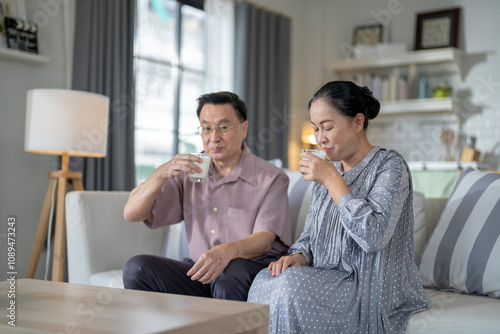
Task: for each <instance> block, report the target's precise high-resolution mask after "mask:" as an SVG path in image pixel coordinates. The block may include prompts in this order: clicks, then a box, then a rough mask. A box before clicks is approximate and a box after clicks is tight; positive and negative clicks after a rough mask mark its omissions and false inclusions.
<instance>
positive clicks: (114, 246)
mask: <svg viewBox="0 0 500 334" xmlns="http://www.w3.org/2000/svg"><path fill="white" fill-rule="evenodd" d="M286 172H287V174H288V176H289V178H290V186H289V189H288V194H289V202H290V211H291V217H292V236H293V237H294V240H295V239H296V238H297V237H298V236H299V235H300V233H301V231H302V229H303V226H304V220H305V216H306V213H307V209H308V207H309V203H310V199H311V190H312V182H307V181H304V180H303V179H302V176H301V175H300V173H298V172H293V171H288V170H286ZM128 194H129V193H128V192H103V191H73V192H70V193H68V195H67V198H66V220H67V244H68V254H67V255H68V277H69V282H70V283H80V284H90V285H98V286H107V287H118V288H123V283H122V277H121V275H122V270H121V268H122V267H123V266H124V265H125V263H126V262H127V260H128V259H129V258H131V257H132V256H134V255H136V254H157V255H164V256H168V257H170V258H175V259H182V258H184V257H186V256H188V251H187V246H186V241H185V232H184V228H183V224H177V225H174V226H170V227H167V228H161V229H157V230H150V229H148V228H147V227H146V226H145V225H144V224H142V223H130V222H127V221H125V220H124V218H123V207H124V205H125V203H126V201H127V198H128ZM446 200H447V199H446V198H427V199H426V198H424V196H423V195H422V194H421V193H415V194H414V214H415V254H418V252H419V251H420V250H421V249H422V247H423V246H424V245H425V243H426V240H427V239H428V237H429V236H430V234H431V233H432V231H433V229H434V227H435V226H436V224H437V222H438V220H439V217H440V214H441V212H442V210H443V208H444V206H445V204H446ZM426 292H427V293H428V295H429V296H430V297H431V299H432V306H431V308H430V309H429V310H427V311H425V312H421V313H418V314H416V315H414V316H413V317H412V318H411V320H410V322H409V324H408V327H407V329H406V333H426V334H432V333H440V334H443V333H450V334H451V333H454V334H455V333H471V334H472V333H473V334H478V333H485V334H486V333H496V334H497V333H500V319H499V316H500V300H499V299H495V298H491V297H483V296H471V295H465V294H459V293H456V292H444V291H439V290H434V289H426Z"/></svg>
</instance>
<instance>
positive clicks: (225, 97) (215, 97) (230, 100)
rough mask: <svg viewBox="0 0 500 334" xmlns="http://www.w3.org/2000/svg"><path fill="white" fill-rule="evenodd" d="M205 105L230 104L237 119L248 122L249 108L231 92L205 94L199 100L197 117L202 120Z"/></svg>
mask: <svg viewBox="0 0 500 334" xmlns="http://www.w3.org/2000/svg"><path fill="white" fill-rule="evenodd" d="M205 104H230V105H232V106H233V108H234V110H235V111H236V117H238V119H240V120H241V121H246V120H247V106H246V105H245V102H244V101H243V100H242V99H240V97H239V96H238V95H236V94H234V93H231V92H218V93H208V94H203V95H202V96H200V97H199V98H198V109H196V115H198V118H200V113H201V109H202V108H203V106H204V105H205Z"/></svg>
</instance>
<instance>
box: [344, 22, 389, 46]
mask: <svg viewBox="0 0 500 334" xmlns="http://www.w3.org/2000/svg"><path fill="white" fill-rule="evenodd" d="M383 29H384V28H383V26H382V25H381V24H368V25H360V26H356V27H354V31H353V36H352V45H353V46H362V45H377V44H378V43H381V42H382V38H383V31H384V30H383Z"/></svg>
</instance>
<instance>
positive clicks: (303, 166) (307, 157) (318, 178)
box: [299, 152, 340, 185]
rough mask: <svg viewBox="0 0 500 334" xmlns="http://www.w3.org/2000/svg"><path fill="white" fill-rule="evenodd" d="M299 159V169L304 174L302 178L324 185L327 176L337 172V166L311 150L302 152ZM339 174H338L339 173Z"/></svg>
mask: <svg viewBox="0 0 500 334" xmlns="http://www.w3.org/2000/svg"><path fill="white" fill-rule="evenodd" d="M300 157H301V158H302V159H301V160H300V161H299V171H300V172H301V173H302V174H303V175H304V180H306V181H314V182H317V183H321V184H324V185H326V182H327V180H328V178H329V177H331V176H332V175H334V174H335V173H336V174H339V173H338V171H337V168H335V166H334V165H333V164H332V163H331V162H329V161H326V160H323V159H321V158H320V157H318V156H316V155H314V154H313V153H311V152H303V153H302V154H301V155H300ZM339 176H340V174H339Z"/></svg>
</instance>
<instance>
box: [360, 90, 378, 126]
mask: <svg viewBox="0 0 500 334" xmlns="http://www.w3.org/2000/svg"><path fill="white" fill-rule="evenodd" d="M360 88H361V92H362V93H363V96H364V98H365V102H366V117H368V119H374V118H375V117H377V115H378V113H379V112H380V102H379V101H378V100H377V99H376V98H375V96H373V93H372V91H371V90H370V89H369V88H368V87H366V86H363V87H360Z"/></svg>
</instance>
